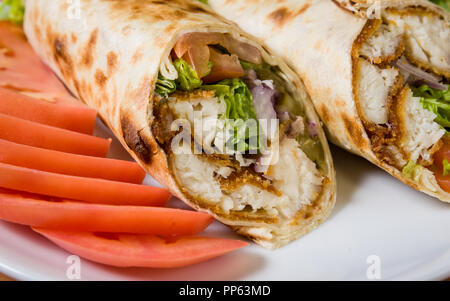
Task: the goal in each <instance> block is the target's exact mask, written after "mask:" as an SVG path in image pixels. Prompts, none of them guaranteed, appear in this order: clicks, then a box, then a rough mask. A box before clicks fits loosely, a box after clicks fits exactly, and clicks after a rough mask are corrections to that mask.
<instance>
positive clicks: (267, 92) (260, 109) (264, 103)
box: [251, 84, 277, 138]
mask: <svg viewBox="0 0 450 301" xmlns="http://www.w3.org/2000/svg"><path fill="white" fill-rule="evenodd" d="M251 92H252V95H253V103H254V106H255V113H256V118H257V119H258V120H266V121H267V122H266V124H265V125H264V126H263V127H262V130H263V132H264V136H265V137H267V138H270V137H273V134H274V130H275V129H272V122H271V120H272V119H277V113H276V112H275V108H274V101H273V99H274V97H275V90H274V89H270V88H269V87H267V86H266V85H263V84H261V85H259V86H256V87H254V88H253V89H251Z"/></svg>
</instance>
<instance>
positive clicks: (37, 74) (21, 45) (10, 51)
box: [0, 21, 81, 105]
mask: <svg viewBox="0 0 450 301" xmlns="http://www.w3.org/2000/svg"><path fill="white" fill-rule="evenodd" d="M0 50H1V51H0V86H1V87H5V88H12V89H14V90H17V91H27V92H28V93H34V94H35V95H40V96H41V97H42V98H45V99H48V100H53V101H56V102H63V103H70V104H79V105H81V103H80V102H78V101H77V100H76V99H75V98H74V97H72V96H71V95H70V93H69V92H68V91H67V90H66V88H65V87H64V85H63V84H62V83H61V82H60V81H59V79H58V78H57V77H56V75H55V74H54V73H53V72H52V70H51V69H50V68H49V67H47V66H46V65H44V63H42V61H41V60H40V58H39V57H38V56H37V55H36V53H35V52H34V51H33V49H32V48H31V46H30V45H29V44H28V42H27V39H26V37H25V34H24V32H23V30H22V27H21V26H18V25H14V24H12V23H11V22H6V21H0Z"/></svg>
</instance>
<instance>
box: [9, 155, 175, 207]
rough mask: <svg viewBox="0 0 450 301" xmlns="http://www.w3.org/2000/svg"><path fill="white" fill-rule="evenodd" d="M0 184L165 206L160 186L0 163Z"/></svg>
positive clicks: (112, 202)
mask: <svg viewBox="0 0 450 301" xmlns="http://www.w3.org/2000/svg"><path fill="white" fill-rule="evenodd" d="M0 187H3V188H8V189H14V190H20V191H26V192H29V193H36V194H42V195H48V196H53V197H60V198H66V199H72V200H78V201H84V202H88V203H97V204H109V205H136V206H164V205H165V204H166V203H167V201H168V200H169V198H170V193H169V192H168V191H167V190H165V189H162V188H159V187H154V186H147V185H138V184H132V183H124V182H117V181H110V180H103V179H94V178H85V177H77V176H68V175H62V174H57V173H52V172H46V171H40V170H35V169H30V168H24V167H19V166H14V165H9V164H4V163H0Z"/></svg>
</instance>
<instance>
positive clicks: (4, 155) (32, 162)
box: [0, 139, 145, 184]
mask: <svg viewBox="0 0 450 301" xmlns="http://www.w3.org/2000/svg"><path fill="white" fill-rule="evenodd" d="M0 162H1V163H5V164H9V165H15V166H20V167H26V168H31V169H37V170H42V171H48V172H54V173H59V174H66V175H71V176H79V177H89V178H100V179H105V180H112V181H120V182H128V183H135V184H141V183H142V181H143V180H144V177H145V171H144V170H143V169H142V168H141V167H140V166H139V164H137V163H136V162H130V161H123V160H115V159H108V158H99V157H91V156H83V155H77V154H71V153H64V152H58V151H54V150H49V149H44V148H37V147H33V146H28V145H24V144H18V143H14V142H10V141H6V140H2V139H0Z"/></svg>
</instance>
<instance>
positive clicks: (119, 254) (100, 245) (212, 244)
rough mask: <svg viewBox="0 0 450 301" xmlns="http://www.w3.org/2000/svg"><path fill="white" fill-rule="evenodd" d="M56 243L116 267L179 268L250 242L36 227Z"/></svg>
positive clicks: (86, 257) (36, 229) (74, 252)
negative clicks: (167, 239) (167, 240)
mask: <svg viewBox="0 0 450 301" xmlns="http://www.w3.org/2000/svg"><path fill="white" fill-rule="evenodd" d="M33 230H34V231H36V232H38V233H40V234H42V235H43V236H45V237H46V238H48V239H49V240H51V241H53V242H54V243H55V244H57V245H58V246H60V247H61V248H63V249H65V250H66V251H68V252H70V253H71V254H76V255H78V256H80V257H83V258H85V259H88V260H91V261H94V262H98V263H102V264H106V265H111V266H116V267H148V268H178V267H184V266H187V265H191V264H195V263H199V262H202V261H205V260H208V259H211V258H214V257H217V256H220V255H223V254H225V253H228V252H231V251H233V250H236V249H239V248H242V247H245V246H247V245H248V243H247V242H244V241H240V240H232V239H222V238H213V237H181V238H177V239H175V240H170V243H168V242H166V240H164V239H162V238H159V237H157V236H152V235H130V234H117V235H113V236H107V237H104V236H101V235H98V234H97V235H96V234H94V233H89V232H64V231H52V230H44V229H38V228H33Z"/></svg>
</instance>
